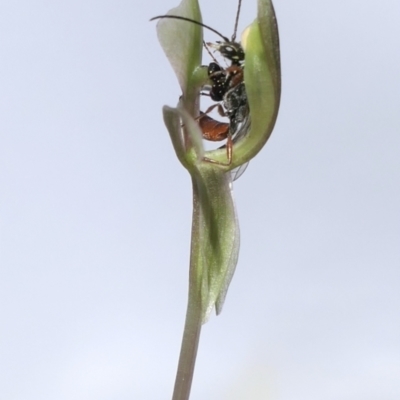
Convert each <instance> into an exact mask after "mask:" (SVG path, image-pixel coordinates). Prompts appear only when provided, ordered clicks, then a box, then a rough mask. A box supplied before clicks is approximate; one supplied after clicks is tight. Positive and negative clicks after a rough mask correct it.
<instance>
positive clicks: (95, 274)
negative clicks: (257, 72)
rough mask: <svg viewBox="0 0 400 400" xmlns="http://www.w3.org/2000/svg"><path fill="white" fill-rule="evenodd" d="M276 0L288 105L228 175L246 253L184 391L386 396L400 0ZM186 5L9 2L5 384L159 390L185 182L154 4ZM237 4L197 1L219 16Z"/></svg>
mask: <svg viewBox="0 0 400 400" xmlns="http://www.w3.org/2000/svg"><path fill="white" fill-rule="evenodd" d="M274 4H275V9H276V14H277V18H278V23H279V28H280V40H281V58H282V82H283V91H282V102H281V108H280V113H279V117H278V121H277V124H276V128H275V130H274V133H273V134H272V136H271V138H270V140H269V142H268V144H267V146H266V147H265V148H264V149H263V151H262V152H261V153H260V154H259V156H258V157H257V158H255V159H254V160H253V161H252V162H251V163H250V166H249V168H248V169H247V171H246V173H245V174H244V175H243V176H242V177H241V178H240V179H239V180H238V181H237V182H236V183H235V196H236V202H237V207H238V213H239V220H240V225H241V241H242V243H241V252H240V259H239V264H238V267H237V271H236V274H235V276H234V279H233V281H232V284H231V287H230V290H229V292H228V296H227V299H226V303H225V306H224V310H223V312H222V314H221V315H220V316H219V317H215V316H213V317H212V318H211V320H210V322H209V323H208V324H206V325H205V326H204V328H203V332H202V337H201V341H200V347H199V354H198V360H197V365H196V371H195V378H194V382H193V387H192V396H191V400H205V399H207V400H220V399H227V400H243V399H245V400H247V399H251V400H261V399H263V400H264V399H267V400H270V399H271V400H320V399H324V400H334V399H335V400H337V399H341V400H375V399H379V400H398V399H399V398H400V379H399V377H400V206H399V205H400V188H399V183H400V168H399V159H400V113H399V105H400V74H399V71H400V51H399V50H400V24H399V15H400V3H399V2H398V0H381V1H380V2H379V3H377V2H372V1H361V0H346V1H334V0H325V1H323V2H315V1H311V0H304V1H301V2H299V1H294V0H286V1H282V0H275V2H274ZM176 5H177V0H168V1H165V0H164V1H161V0H158V1H152V2H139V1H132V0H131V1H127V0H112V1H111V0H97V1H94V0H79V1H78V0H70V1H68V2H55V1H51V0H34V1H32V0H13V1H10V0H8V1H7V0H5V1H2V2H1V5H0V37H1V41H0V60H1V61H0V392H1V398H2V399H7V400H39V399H40V400H54V399H56V400H114V399H118V400H128V399H129V400H132V399H135V400H136V399H138V400H154V399H169V398H170V397H171V393H172V388H173V384H174V378H175V372H176V367H177V360H178V355H179V349H180V341H181V336H182V329H183V323H184V317H185V310H186V299H187V279H188V262H189V244H190V229H191V183H190V178H189V175H188V173H187V172H186V171H185V170H184V169H183V168H182V167H181V165H180V164H179V162H178V160H177V158H176V156H175V154H174V151H173V149H172V145H171V142H170V139H169V136H168V133H167V131H166V129H165V128H164V125H163V121H162V115H161V107H162V106H163V105H164V104H168V105H171V106H174V105H175V104H176V103H177V100H178V97H179V95H180V90H179V86H178V83H177V81H176V79H175V76H174V74H173V72H172V69H171V67H170V66H169V64H168V61H167V60H166V58H165V57H164V54H163V52H162V50H161V48H160V46H159V45H158V42H157V36H156V29H155V23H154V22H153V23H150V22H149V19H150V18H151V17H153V16H155V15H160V14H164V13H165V12H167V10H168V9H170V8H172V7H175V6H176ZM236 6H237V4H236V1H235V0H220V1H218V2H211V1H203V2H202V3H201V7H202V11H203V21H204V22H205V23H207V24H209V25H210V26H212V27H214V28H216V29H218V30H219V31H221V33H223V34H225V35H227V36H230V35H231V34H232V31H233V24H234V18H235V13H236ZM255 15H256V2H255V0H251V1H250V0H243V5H242V13H241V17H240V23H239V32H240V31H242V30H243V29H244V28H245V27H246V26H247V25H248V24H250V23H251V22H252V21H253V20H254V18H255ZM206 39H207V40H210V41H215V40H218V38H217V37H215V36H214V35H213V34H212V33H209V32H207V33H206Z"/></svg>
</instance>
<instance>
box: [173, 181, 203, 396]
mask: <svg viewBox="0 0 400 400" xmlns="http://www.w3.org/2000/svg"><path fill="white" fill-rule="evenodd" d="M192 183H193V221H192V243H191V255H190V272H189V299H188V306H187V310H186V320H185V328H184V331H183V338H182V345H181V352H180V355H179V362H178V371H177V373H176V378H175V386H174V393H173V396H172V400H189V396H190V389H191V386H192V380H193V374H194V366H195V363H196V356H197V348H198V346H199V340H200V332H201V326H202V307H201V304H202V303H201V291H200V288H199V284H198V279H197V276H198V267H199V266H198V265H197V264H198V260H199V257H198V254H199V251H200V248H201V246H200V240H201V235H200V230H201V227H200V226H201V219H202V213H201V209H200V203H199V193H198V188H197V185H196V183H195V181H194V180H192Z"/></svg>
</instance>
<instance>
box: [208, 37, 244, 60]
mask: <svg viewBox="0 0 400 400" xmlns="http://www.w3.org/2000/svg"><path fill="white" fill-rule="evenodd" d="M207 44H208V45H211V47H214V48H215V50H217V51H219V52H220V53H221V55H222V57H224V58H226V59H227V60H230V61H232V65H242V64H243V62H244V51H243V47H242V45H241V44H240V43H237V42H217V43H216V44H214V45H213V44H210V43H207Z"/></svg>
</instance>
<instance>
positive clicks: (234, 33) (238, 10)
mask: <svg viewBox="0 0 400 400" xmlns="http://www.w3.org/2000/svg"><path fill="white" fill-rule="evenodd" d="M241 6H242V0H239V4H238V9H237V12H236V20H235V27H234V29H233V35H232V39H231V42H234V41H235V39H236V32H237V27H238V23H239V15H240V7H241Z"/></svg>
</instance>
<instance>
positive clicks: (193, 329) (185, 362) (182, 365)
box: [172, 301, 201, 400]
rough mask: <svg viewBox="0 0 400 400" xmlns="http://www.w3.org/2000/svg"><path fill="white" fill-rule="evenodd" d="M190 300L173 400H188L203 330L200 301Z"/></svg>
mask: <svg viewBox="0 0 400 400" xmlns="http://www.w3.org/2000/svg"><path fill="white" fill-rule="evenodd" d="M196 303H197V304H195V302H192V301H189V303H188V308H187V312H186V321H185V329H184V332H183V338H182V345H181V353H180V355H179V363H178V371H177V373H176V379H175V387H174V394H173V396H172V400H188V399H189V396H190V389H191V386H192V380H193V373H194V366H195V363H196V356H197V348H198V345H199V339H200V332H201V309H200V306H199V304H200V303H199V302H198V301H197V302H196Z"/></svg>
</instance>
